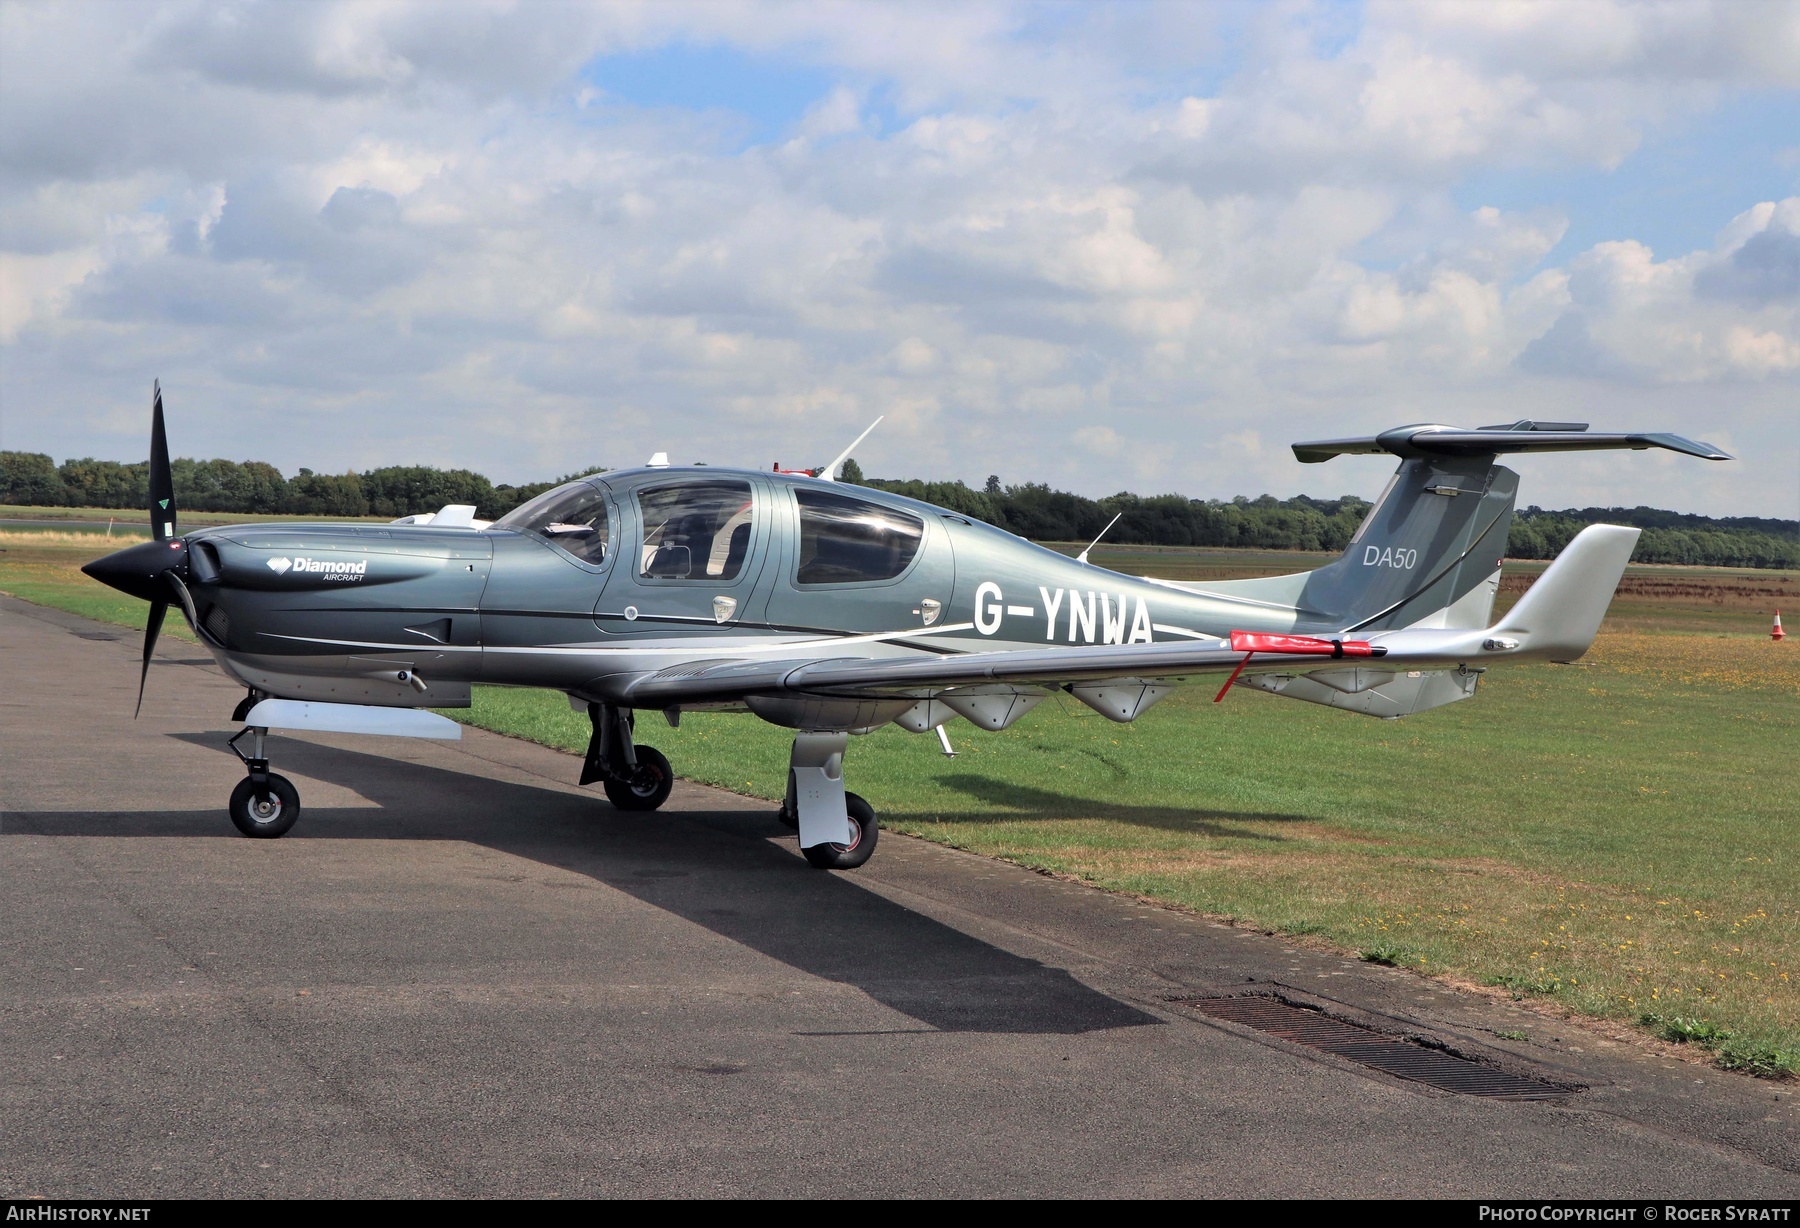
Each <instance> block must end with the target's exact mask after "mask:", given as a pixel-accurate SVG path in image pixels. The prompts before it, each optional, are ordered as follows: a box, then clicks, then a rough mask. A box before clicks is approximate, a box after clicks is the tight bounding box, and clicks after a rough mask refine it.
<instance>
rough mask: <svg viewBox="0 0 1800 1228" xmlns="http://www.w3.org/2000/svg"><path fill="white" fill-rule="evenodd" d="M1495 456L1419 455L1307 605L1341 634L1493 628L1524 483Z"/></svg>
mask: <svg viewBox="0 0 1800 1228" xmlns="http://www.w3.org/2000/svg"><path fill="white" fill-rule="evenodd" d="M1493 460H1494V458H1493V457H1492V456H1469V457H1465V456H1456V457H1414V458H1410V459H1408V460H1404V461H1402V462H1401V463H1400V468H1399V469H1397V470H1396V471H1395V473H1394V477H1393V480H1392V481H1391V482H1389V483H1388V488H1387V490H1386V491H1384V492H1383V493H1382V496H1381V498H1380V499H1379V500H1378V501H1377V502H1376V504H1375V506H1374V507H1373V508H1371V509H1370V510H1369V514H1368V516H1366V517H1365V518H1364V519H1363V522H1362V525H1361V527H1359V528H1358V529H1357V530H1356V536H1354V537H1352V538H1351V539H1350V546H1349V549H1347V550H1345V551H1344V554H1343V556H1342V557H1340V558H1339V559H1338V560H1337V561H1336V562H1335V563H1330V564H1328V565H1326V566H1324V567H1321V568H1319V570H1317V571H1315V572H1313V573H1311V575H1309V576H1308V577H1307V580H1306V584H1305V587H1304V588H1303V589H1302V590H1301V599H1300V603H1301V605H1302V607H1303V608H1304V609H1306V610H1308V611H1318V612H1319V613H1321V614H1324V615H1326V616H1327V617H1328V618H1329V619H1330V621H1331V622H1332V623H1333V624H1334V625H1335V626H1337V627H1340V628H1342V629H1344V630H1353V631H1386V630H1391V629H1393V628H1396V627H1449V628H1471V627H1485V626H1487V624H1488V618H1489V616H1490V615H1491V613H1492V611H1493V605H1494V594H1495V592H1496V591H1498V588H1499V573H1500V561H1501V559H1502V558H1504V557H1505V555H1506V538H1507V534H1508V533H1509V532H1510V531H1511V529H1512V515H1513V499H1514V496H1515V495H1516V494H1517V493H1518V489H1519V475H1518V474H1516V473H1514V472H1513V471H1512V470H1510V469H1508V468H1506V467H1504V466H1502V465H1496V464H1494V463H1493Z"/></svg>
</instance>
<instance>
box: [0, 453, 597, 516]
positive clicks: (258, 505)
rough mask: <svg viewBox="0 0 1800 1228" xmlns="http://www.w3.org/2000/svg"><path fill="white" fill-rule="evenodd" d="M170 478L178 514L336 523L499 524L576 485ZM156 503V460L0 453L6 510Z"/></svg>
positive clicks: (0, 494)
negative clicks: (351, 519)
mask: <svg viewBox="0 0 1800 1228" xmlns="http://www.w3.org/2000/svg"><path fill="white" fill-rule="evenodd" d="M169 471H170V476H171V477H173V478H174V479H175V503H176V506H177V507H184V508H189V509H191V510H194V511H201V512H249V513H253V514H278V513H291V514H297V515H301V516H337V517H343V516H389V517H397V516H412V515H416V514H418V513H420V512H435V511H437V510H438V509H439V508H440V507H443V506H444V505H445V504H447V503H472V504H474V505H475V507H476V508H477V509H478V513H477V514H478V515H480V516H481V517H483V518H484V519H489V520H491V519H494V518H496V517H499V516H503V515H505V514H506V513H507V512H510V511H511V510H512V509H513V508H515V507H517V506H519V504H521V503H524V502H526V501H527V500H529V499H534V498H536V497H537V496H538V495H540V494H542V493H543V492H544V491H546V490H549V489H550V488H551V487H552V486H556V485H558V484H559V483H562V482H565V481H568V480H569V479H568V477H561V478H557V479H555V480H554V481H549V482H528V483H526V484H525V485H523V486H507V485H504V484H501V485H496V484H494V483H493V482H490V481H488V479H487V478H485V477H483V476H482V475H481V474H479V473H475V472H473V471H472V470H468V469H437V468H434V467H432V466H430V465H390V466H388V467H386V468H382V469H370V470H367V471H365V472H362V473H355V472H351V473H314V472H313V471H312V470H311V469H302V470H300V472H299V473H297V474H295V475H294V476H293V477H291V478H287V477H283V476H282V474H281V471H280V470H279V469H277V468H275V466H273V465H269V464H264V463H263V462H262V461H228V460H191V459H189V458H187V457H181V458H179V459H177V460H173V461H170V462H169ZM594 471H595V470H594V469H584V470H581V473H593V472H594ZM569 476H570V477H574V476H579V475H578V474H571V475H569ZM149 501H150V462H149V461H140V462H138V463H137V464H135V465H128V464H123V463H121V462H119V461H106V460H94V459H93V458H91V457H82V458H81V459H79V460H67V461H64V462H63V463H62V464H60V465H58V464H57V463H56V462H55V461H54V460H53V459H52V458H50V457H49V456H46V455H45V454H43V453H42V452H0V503H15V504H26V505H29V506H31V507H116V508H132V509H137V510H142V509H144V508H146V507H147V506H148V504H149Z"/></svg>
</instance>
